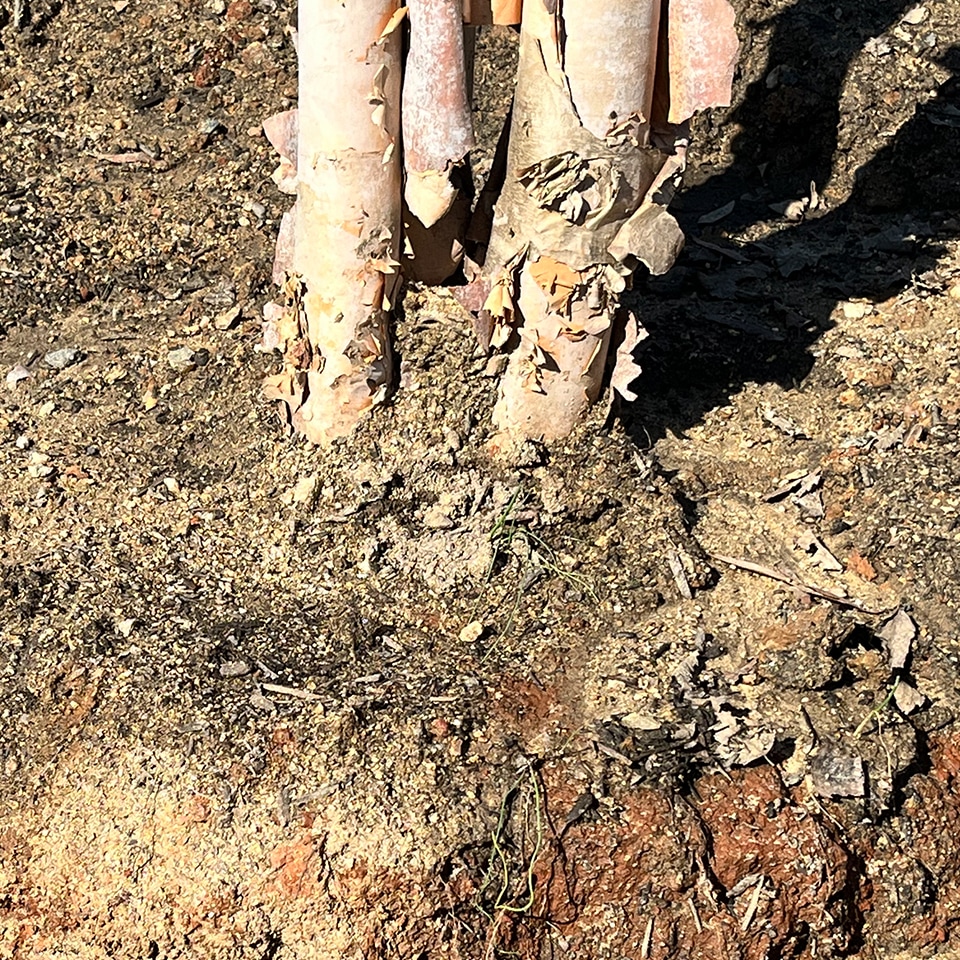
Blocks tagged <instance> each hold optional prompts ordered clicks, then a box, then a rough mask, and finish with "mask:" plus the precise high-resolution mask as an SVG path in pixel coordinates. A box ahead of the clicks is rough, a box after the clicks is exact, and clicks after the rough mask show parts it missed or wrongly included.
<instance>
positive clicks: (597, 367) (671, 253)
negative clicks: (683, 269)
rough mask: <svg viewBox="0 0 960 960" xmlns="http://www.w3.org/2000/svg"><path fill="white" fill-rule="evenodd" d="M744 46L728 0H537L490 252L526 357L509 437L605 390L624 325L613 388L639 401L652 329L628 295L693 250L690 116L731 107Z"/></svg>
mask: <svg viewBox="0 0 960 960" xmlns="http://www.w3.org/2000/svg"><path fill="white" fill-rule="evenodd" d="M736 50H737V41H736V34H735V33H734V30H733V14H732V11H731V10H730V8H729V6H728V5H727V3H726V2H725V0H671V2H670V3H669V4H667V3H666V2H661V0H605V2H604V3H602V4H600V3H597V2H596V0H563V3H562V4H561V3H558V2H557V0H524V4H523V19H522V26H521V41H520V66H519V71H518V79H517V91H516V98H515V104H514V110H513V119H512V128H511V130H512V132H511V137H510V147H509V156H508V173H507V178H506V182H505V185H504V189H503V193H502V194H501V197H500V200H499V202H498V204H497V208H496V216H495V219H494V226H493V236H492V238H491V243H490V248H489V250H488V252H487V257H486V271H487V275H488V277H489V278H490V280H491V282H492V290H491V293H490V296H489V297H488V299H487V302H486V305H485V308H486V313H487V315H488V319H489V323H490V327H489V330H488V333H489V336H490V339H491V341H492V343H493V345H494V346H497V347H501V348H504V347H506V348H507V349H509V350H510V351H511V352H510V362H509V365H508V368H507V372H506V374H505V376H504V378H503V381H502V383H501V391H500V398H499V400H498V403H497V406H496V410H495V412H494V420H495V422H496V425H497V426H498V428H499V429H500V430H501V431H502V432H504V433H506V434H511V435H514V436H521V437H526V438H547V439H549V438H556V437H560V436H564V435H566V434H568V433H569V432H570V430H571V429H572V428H573V426H574V425H575V424H576V423H577V422H578V420H579V419H580V418H581V417H582V416H583V414H584V412H585V411H586V409H587V407H588V406H589V405H590V404H591V403H593V402H594V401H595V400H596V399H597V397H598V395H599V393H600V390H601V385H602V383H603V378H604V370H605V366H606V360H607V352H608V349H609V345H610V342H611V336H612V335H613V333H614V329H615V326H618V322H619V330H618V332H617V337H618V341H619V349H618V361H619V369H618V370H617V371H615V372H614V375H613V383H614V385H615V386H616V387H617V388H618V389H619V390H620V391H621V392H622V393H624V394H625V395H627V396H628V397H632V394H631V393H630V391H629V383H630V382H631V381H632V379H634V377H635V376H636V374H637V373H638V372H639V368H638V367H637V366H636V365H635V364H634V363H633V360H632V355H631V354H632V347H633V345H635V344H636V343H637V342H638V341H639V339H640V338H641V337H642V336H643V335H644V334H643V331H642V328H641V327H640V325H639V322H638V321H637V319H636V318H624V317H623V316H622V315H621V314H620V293H621V292H622V291H623V290H624V288H625V286H626V284H627V282H628V280H629V277H630V274H631V273H632V271H633V269H634V268H635V267H636V265H637V264H638V263H641V262H642V263H644V264H646V266H647V267H648V268H649V269H650V271H651V272H653V273H663V272H665V271H666V270H668V269H669V268H670V266H671V265H672V264H673V262H674V260H675V259H676V256H677V254H678V253H679V251H680V249H681V247H682V244H683V236H682V233H681V231H680V229H679V226H678V225H677V223H676V221H675V220H674V219H673V218H672V217H671V216H670V214H669V213H667V210H666V205H667V203H668V202H669V200H670V198H671V196H672V194H673V190H674V188H675V186H676V182H677V180H678V178H679V175H680V173H681V172H682V170H683V165H684V155H685V146H686V129H685V128H684V127H683V126H682V123H683V121H685V120H686V119H688V117H689V116H690V113H692V112H693V110H695V109H700V108H703V107H706V106H712V105H716V104H722V103H724V102H729V92H730V85H731V81H732V75H733V64H734V60H735V57H736ZM704 57H706V58H707V59H703V58H704ZM658 64H659V66H658ZM658 85H659V86H660V89H658ZM624 325H625V328H624Z"/></svg>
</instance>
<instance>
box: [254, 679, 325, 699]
mask: <svg viewBox="0 0 960 960" xmlns="http://www.w3.org/2000/svg"><path fill="white" fill-rule="evenodd" d="M260 686H261V687H262V688H263V689H264V690H266V691H267V692H268V693H281V694H285V695H286V696H288V697H297V698H298V699H300V700H320V699H321V697H320V694H319V693H311V692H310V691H309V690H301V689H300V688H299V687H285V686H283V685H282V684H280V683H261V684H260Z"/></svg>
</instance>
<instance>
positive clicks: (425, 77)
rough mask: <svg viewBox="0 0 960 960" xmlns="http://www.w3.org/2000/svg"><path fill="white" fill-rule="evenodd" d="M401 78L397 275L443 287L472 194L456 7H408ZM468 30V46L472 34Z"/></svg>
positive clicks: (431, 2)
mask: <svg viewBox="0 0 960 960" xmlns="http://www.w3.org/2000/svg"><path fill="white" fill-rule="evenodd" d="M407 11H408V19H409V21H410V43H409V50H408V52H407V59H406V63H405V64H404V77H403V111H402V113H403V160H404V200H405V202H406V207H407V211H408V212H407V213H406V214H405V216H404V228H405V230H404V233H405V237H406V241H405V244H404V252H405V256H404V261H403V264H404V275H405V276H406V277H407V278H408V279H411V280H420V281H422V282H424V283H431V284H436V283H442V282H443V281H444V280H446V279H447V277H449V276H450V275H451V274H452V273H453V272H454V271H455V270H456V269H457V266H458V265H459V263H460V260H461V258H462V256H463V242H464V234H465V233H466V228H467V222H468V221H469V218H470V199H471V196H472V193H473V190H472V184H471V183H470V172H469V167H468V166H467V155H468V154H469V152H470V151H471V150H472V149H473V146H474V137H473V115H472V112H471V110H470V89H469V82H468V72H469V71H468V63H469V62H470V58H472V53H473V51H472V49H470V48H468V47H467V45H466V43H465V38H464V33H465V28H464V25H463V18H462V16H461V0H408V4H407ZM466 29H467V30H469V40H470V41H472V40H473V33H474V31H473V30H472V29H471V28H466Z"/></svg>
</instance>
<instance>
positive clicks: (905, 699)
mask: <svg viewBox="0 0 960 960" xmlns="http://www.w3.org/2000/svg"><path fill="white" fill-rule="evenodd" d="M893 699H894V701H895V702H896V704H897V709H898V710H899V711H900V712H901V713H902V714H903V715H904V716H910V714H911V713H913V711H914V710H919V709H920V708H921V707H922V706H923V705H924V704H925V703H926V702H927V698H926V697H925V696H924V695H923V694H922V693H921V692H920V691H919V690H918V689H917V688H916V687H915V686H914V685H913V684H912V683H910V682H908V681H907V680H901V681H900V682H899V683H898V684H897V686H896V687H895V688H894V691H893Z"/></svg>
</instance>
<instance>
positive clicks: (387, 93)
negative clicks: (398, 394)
mask: <svg viewBox="0 0 960 960" xmlns="http://www.w3.org/2000/svg"><path fill="white" fill-rule="evenodd" d="M401 17H402V10H400V9H399V8H398V0H365V2H363V3H355V4H349V5H347V4H341V3H338V2H332V0H313V2H310V3H302V4H301V5H300V8H299V36H300V72H299V88H300V103H299V131H298V138H297V140H298V142H297V202H296V210H295V215H294V216H293V218H292V235H293V247H294V250H293V264H292V266H293V273H292V275H291V278H290V280H289V281H288V282H287V284H286V285H285V288H284V292H285V295H286V303H285V311H284V314H283V317H282V319H281V320H280V322H279V323H278V324H277V341H278V343H277V345H278V346H279V348H280V349H282V350H283V352H284V369H283V372H282V373H280V374H279V375H277V376H274V377H270V378H268V380H267V381H266V383H265V385H264V392H265V394H266V396H268V397H270V398H273V399H279V400H282V401H284V403H286V405H287V408H288V410H289V414H290V418H291V422H292V424H293V426H294V428H295V429H296V430H297V431H298V432H300V433H302V434H304V435H305V436H306V437H307V438H308V439H309V440H311V441H313V442H315V443H328V442H329V441H330V440H332V439H333V438H334V437H337V436H342V435H344V434H346V433H349V432H350V431H351V430H352V429H353V427H354V426H355V424H356V422H357V420H358V419H359V417H360V416H361V415H362V414H363V413H364V412H365V411H367V410H369V409H370V408H371V407H372V406H373V405H374V404H376V403H378V402H380V401H381V400H383V398H384V397H385V395H386V392H387V388H388V386H389V382H390V378H391V372H392V357H391V351H390V343H389V339H388V318H389V313H390V310H391V308H392V302H393V296H394V292H395V290H396V287H397V283H398V279H399V273H398V266H399V263H398V257H399V235H400V163H399V151H398V150H397V149H396V142H397V137H398V134H399V105H400V38H399V34H398V33H397V32H396V26H397V24H398V23H399V20H400V18H401ZM288 228H289V227H288Z"/></svg>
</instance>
